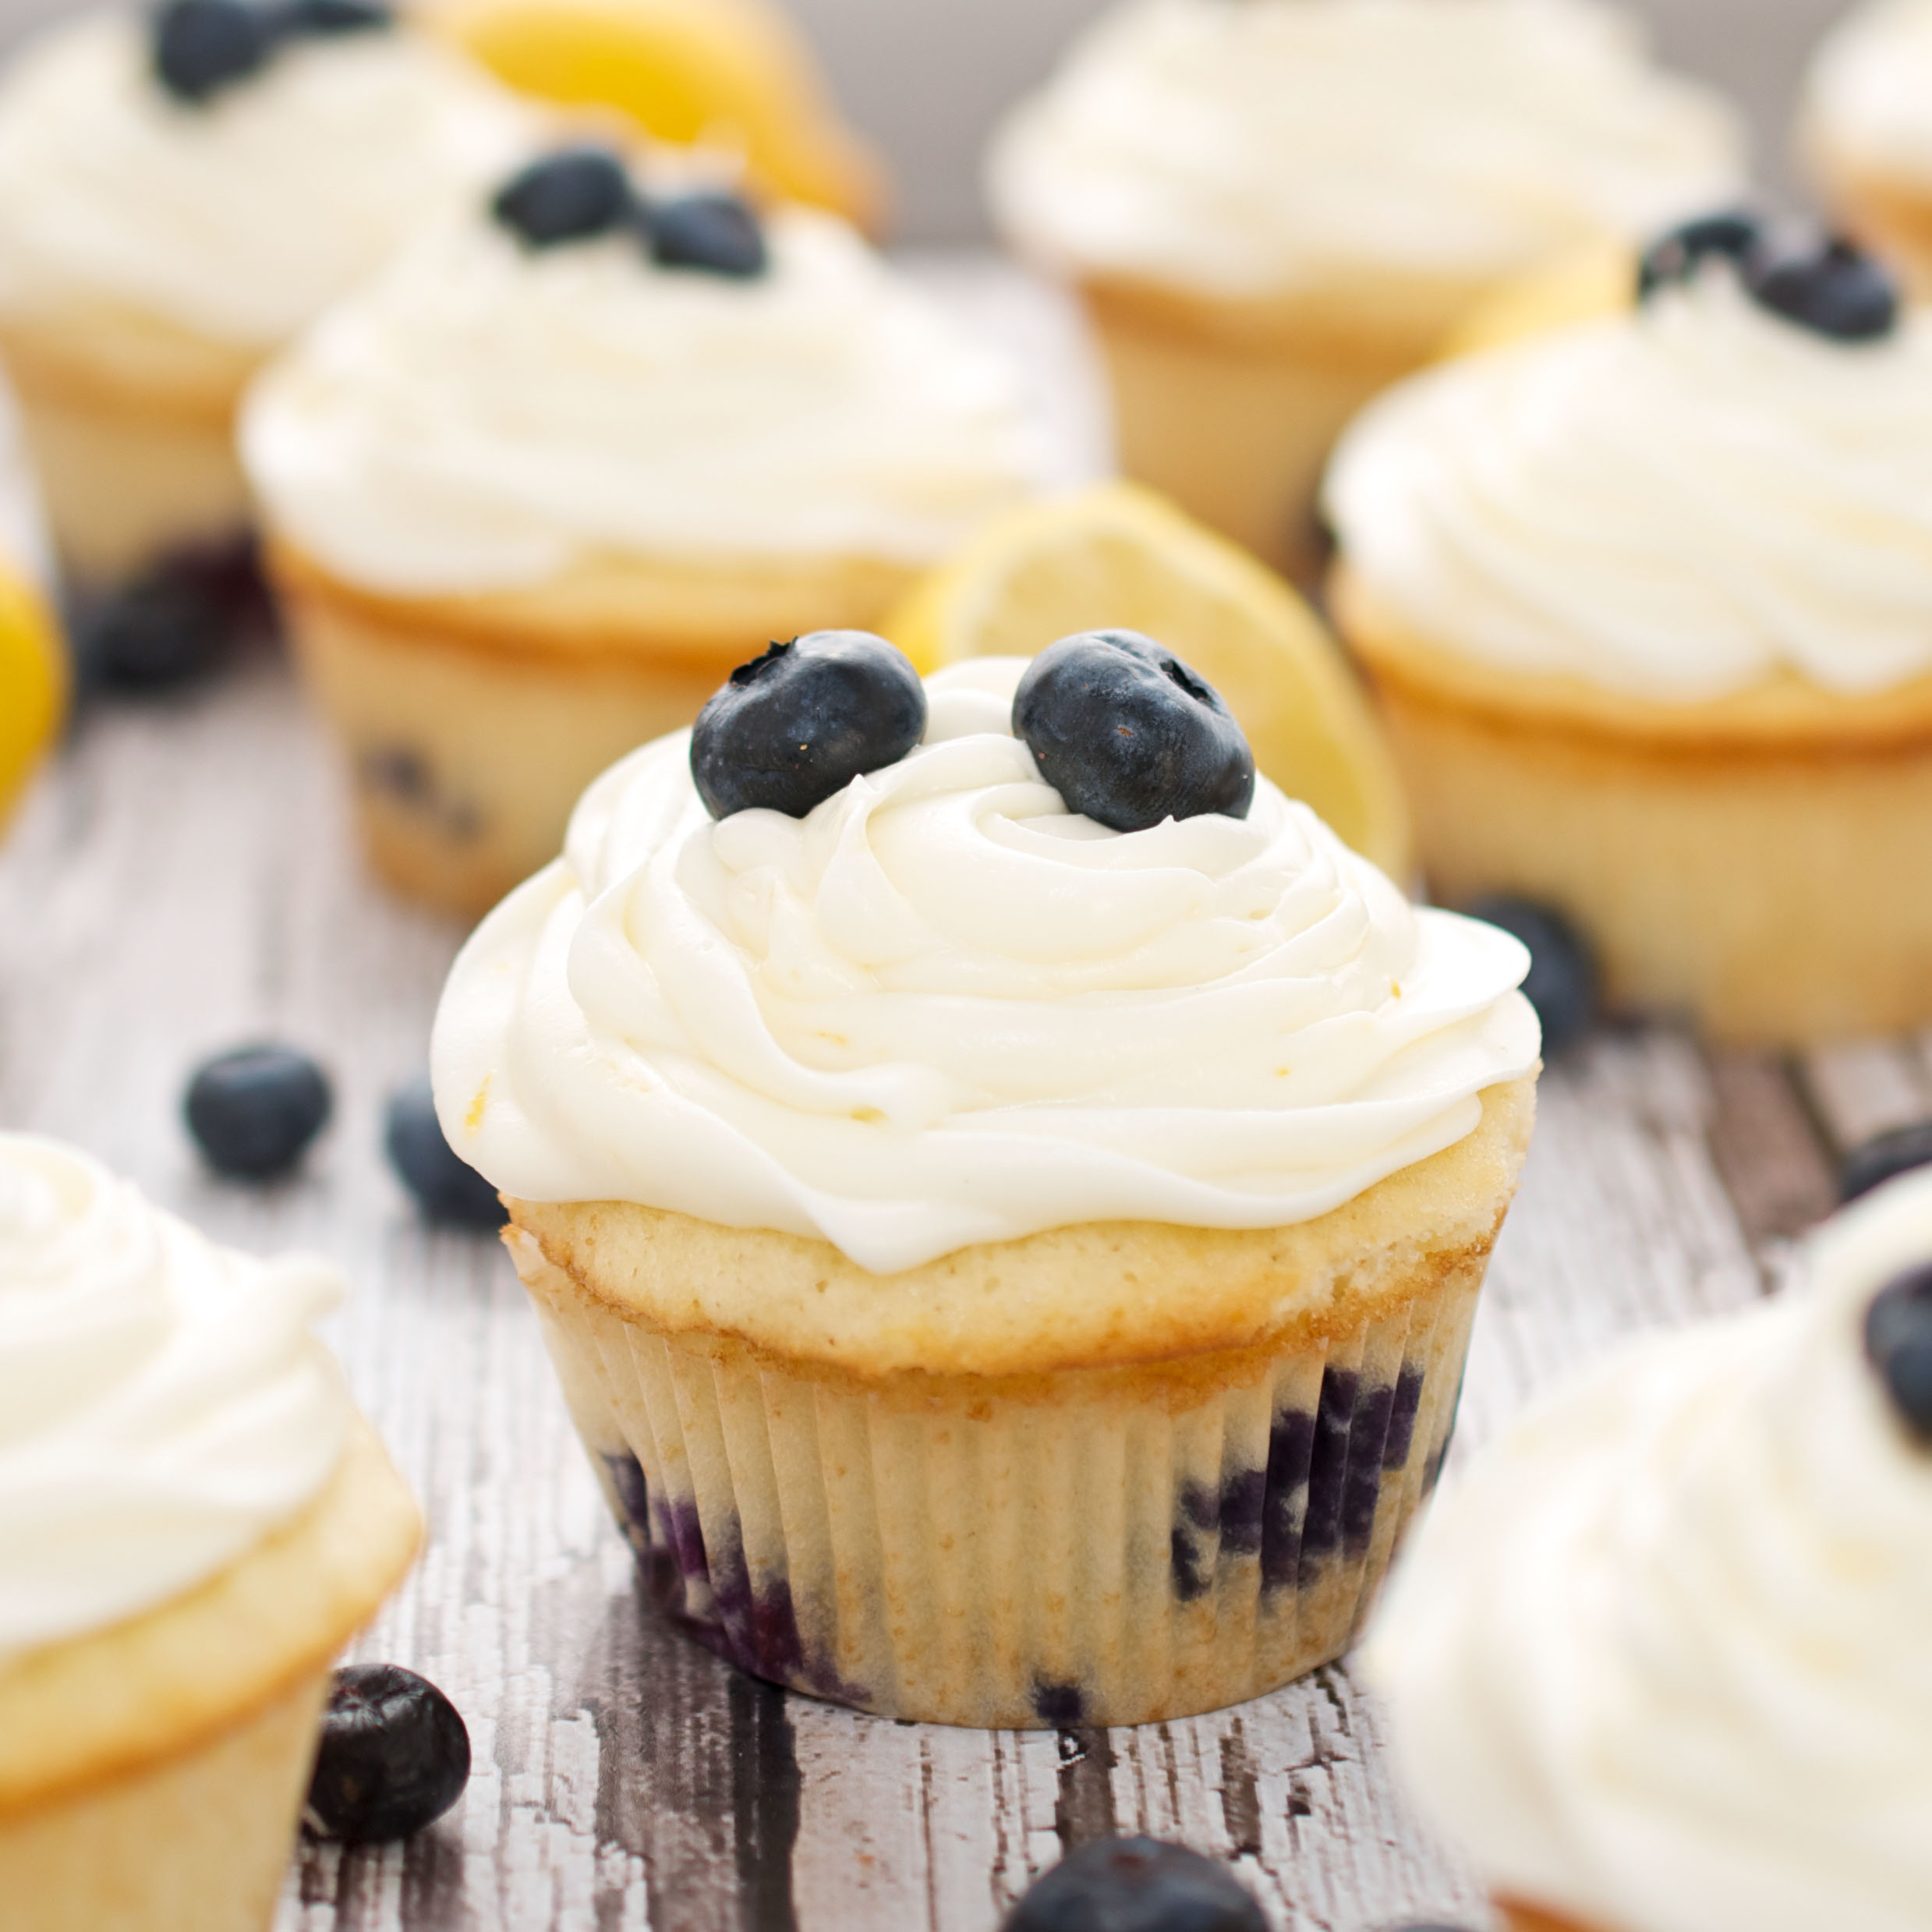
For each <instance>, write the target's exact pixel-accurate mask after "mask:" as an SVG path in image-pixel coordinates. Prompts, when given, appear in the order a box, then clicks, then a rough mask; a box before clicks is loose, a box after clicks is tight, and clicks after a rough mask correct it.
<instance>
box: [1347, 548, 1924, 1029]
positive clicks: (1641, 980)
mask: <svg viewBox="0 0 1932 1932" xmlns="http://www.w3.org/2000/svg"><path fill="white" fill-rule="evenodd" d="M1334 601H1335V608H1336V612H1337V614H1338V617H1339V621H1340V623H1341V626H1342V628H1343V632H1344V635H1346V636H1347V637H1348V639H1349V640H1350V642H1351V643H1353V645H1354V646H1356V648H1357V649H1358V650H1359V651H1360V652H1361V654H1362V656H1364V658H1365V659H1366V660H1368V665H1369V668H1370V670H1371V672H1372V674H1374V678H1375V683H1376V686H1377V688H1378V694H1379V695H1380V697H1381V699H1382V704H1383V708H1384V712H1385V717H1386V719H1387V721H1388V724H1389V735H1390V738H1391V741H1392V744H1393V746H1394V748H1395V752H1396V761H1397V763H1398V764H1399V766H1400V767H1401V769H1402V773H1403V779H1404V780H1405V782H1406V784H1407V787H1408V791H1409V796H1410V801H1411V802H1412V804H1413V805H1414V814H1415V823H1416V827H1417V842H1418V844H1420V846H1421V853H1422V862H1423V867H1424V872H1426V873H1427V875H1428V879H1429V882H1430V885H1431V888H1432V890H1433V891H1434V893H1435V895H1436V897H1438V898H1439V899H1440V900H1442V901H1443V902H1444V903H1445V904H1451V905H1457V904H1470V902H1472V901H1474V900H1476V899H1477V898H1479V897H1481V896H1482V895H1484V893H1498V892H1501V893H1517V894H1520V895H1522V896H1523V897H1527V898H1530V899H1534V900H1537V901H1541V902H1543V903H1545V904H1548V905H1551V906H1553V907H1555V908H1557V909H1559V911H1562V912H1563V913H1565V914H1566V915H1567V916H1569V918H1571V919H1572V920H1573V921H1574V922H1575V923H1576V925H1577V926H1578V928H1579V929H1580V930H1581V931H1582V932H1583V933H1584V934H1585V935H1586V936H1587V937H1588V938H1589V939H1590V940H1591V943H1593V945H1594V947H1595V948H1596V949H1597V952H1598V957H1599V959H1600V961H1601V965H1602V968H1603V972H1604V978H1605V993H1606V995H1607V997H1608V1000H1610V1002H1611V1003H1612V1004H1613V1005H1614V1006H1616V1007H1623V1008H1633V1009H1647V1010H1666V1011H1671V1010H1674V1011H1679V1012H1683V1013H1684V1014H1688V1015H1689V1016H1690V1017H1692V1018H1693V1019H1694V1020H1695V1021H1697V1023H1698V1024H1700V1026H1702V1027H1703V1028H1704V1029H1705V1030H1706V1031H1708V1032H1709V1033H1711V1034H1712V1035H1714V1036H1716V1037H1718V1038H1720V1039H1727V1040H1733V1041H1737V1042H1744V1043H1767V1044H1792V1045H1796V1044H1805V1043H1808V1042H1817V1041H1821V1040H1826V1039H1834V1038H1842V1037H1852V1036H1856V1035H1877V1034H1894V1033H1900V1032H1904V1031H1909V1030H1911V1029H1913V1028H1916V1027H1920V1026H1923V1025H1924V1024H1927V1022H1928V1021H1932V898H1928V897H1927V895H1926V894H1925V893H1923V892H1922V891H1920V890H1916V882H1917V881H1918V880H1919V879H1921V878H1922V877H1923V873H1924V869H1925V855H1926V853H1927V851H1932V680H1921V681H1920V682H1919V683H1918V684H1916V685H1913V686H1909V687H1906V688H1903V689H1902V690H1901V691H1899V692H1894V693H1887V694H1884V695H1882V696H1881V697H1879V698H1875V699H1858V700H1851V699H1835V698H1833V697H1831V696H1830V695H1828V694H1826V693H1824V692H1817V691H1815V690H1813V689H1811V688H1809V687H1806V686H1803V685H1801V684H1800V683H1799V681H1797V680H1796V679H1795V678H1794V679H1790V680H1787V681H1785V682H1784V683H1782V684H1781V685H1775V686H1767V687H1765V688H1763V689H1762V690H1760V692H1757V693H1754V694H1747V695H1746V696H1745V697H1744V698H1743V699H1737V700H1725V701H1722V702H1719V703H1717V704H1714V705H1706V706H1695V705H1693V706H1658V705H1646V704H1642V703H1640V702H1637V701H1635V700H1629V699H1617V698H1615V697H1614V696H1612V695H1610V694H1608V693H1601V694H1599V693H1596V692H1592V691H1590V690H1588V689H1587V688H1585V687H1584V686H1583V685H1581V684H1580V683H1579V682H1577V681H1574V680H1566V679H1553V678H1542V679H1536V678H1523V677H1511V676H1509V675H1508V674H1504V673H1501V672H1494V671H1488V670H1487V669H1486V668H1484V667H1477V666H1473V665H1469V664H1467V663H1463V662H1461V661H1460V660H1453V659H1452V658H1451V657H1450V656H1449V655H1448V653H1445V652H1443V651H1441V650H1438V649H1435V647H1433V646H1428V645H1427V644H1424V642H1422V641H1421V640H1420V639H1415V638H1414V637H1412V636H1409V635H1406V634H1405V633H1404V632H1403V631H1402V630H1401V628H1399V626H1398V625H1394V624H1392V623H1391V622H1390V621H1389V620H1388V619H1387V617H1385V615H1383V614H1381V613H1379V612H1378V611H1377V610H1375V607H1373V605H1372V603H1371V600H1369V599H1368V598H1367V597H1366V596H1364V594H1363V593H1362V592H1361V589H1360V587H1359V586H1353V585H1352V584H1351V583H1350V581H1349V579H1348V578H1347V575H1346V572H1344V573H1343V575H1342V576H1341V578H1340V579H1338V582H1337V585H1336V596H1335V600H1334Z"/></svg>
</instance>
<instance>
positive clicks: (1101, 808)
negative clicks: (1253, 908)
mask: <svg viewBox="0 0 1932 1932" xmlns="http://www.w3.org/2000/svg"><path fill="white" fill-rule="evenodd" d="M1013 731H1014V736H1015V737H1016V738H1021V739H1022V740H1024V742H1025V745H1026V747H1027V749H1028V751H1030V752H1031V753H1032V754H1033V760H1034V763H1035V764H1037V765H1038V766H1039V768H1040V776H1041V777H1042V778H1044V779H1045V780H1046V782H1047V783H1048V784H1049V785H1051V786H1052V787H1053V789H1054V790H1055V791H1057V792H1058V793H1059V794H1060V796H1061V798H1063V799H1064V800H1065V801H1067V809H1069V810H1070V811H1074V812H1081V813H1084V814H1085V816H1087V817H1088V818H1090V819H1094V820H1095V822H1096V823H1099V824H1101V825H1105V826H1110V827H1111V828H1112V829H1113V830H1115V831H1116V832H1142V831H1145V830H1148V828H1149V827H1150V826H1156V825H1159V824H1160V823H1162V820H1163V819H1193V818H1200V817H1203V816H1205V815H1207V814H1208V813H1210V812H1220V813H1224V814H1225V815H1226V816H1228V817H1230V818H1234V819H1244V818H1246V817H1247V815H1248V812H1249V810H1250V809H1251V807H1252V805H1253V804H1254V753H1253V752H1251V751H1250V750H1249V748H1248V743H1247V738H1246V737H1245V736H1244V734H1243V732H1242V730H1241V727H1240V726H1239V725H1238V724H1236V723H1235V721H1234V716H1233V713H1232V712H1230V710H1229V709H1228V708H1227V706H1226V704H1225V703H1224V702H1223V700H1222V697H1221V694H1220V693H1219V692H1218V691H1216V690H1215V688H1214V687H1213V686H1212V685H1210V684H1209V683H1208V681H1207V680H1206V679H1205V678H1202V677H1201V676H1200V675H1199V674H1198V673H1197V672H1195V671H1192V670H1191V669H1190V668H1189V667H1187V665H1186V664H1185V663H1183V662H1182V660H1180V658H1178V657H1177V656H1175V655H1174V653H1173V652H1172V651H1170V650H1169V649H1167V648H1166V646H1164V645H1160V644H1157V643H1155V642H1154V640H1153V639H1152V638H1148V637H1143V636H1141V634H1140V633H1139V632H1138V631H1088V632H1082V633H1081V635H1078V636H1077V637H1063V638H1062V639H1060V642H1058V643H1057V644H1052V645H1049V646H1048V647H1047V648H1046V649H1045V650H1043V651H1042V652H1041V653H1040V654H1039V656H1038V657H1036V658H1035V659H1034V660H1033V662H1032V663H1031V664H1030V665H1028V667H1027V671H1026V675H1025V676H1024V678H1021V680H1020V686H1019V688H1018V690H1017V692H1014V699H1013Z"/></svg>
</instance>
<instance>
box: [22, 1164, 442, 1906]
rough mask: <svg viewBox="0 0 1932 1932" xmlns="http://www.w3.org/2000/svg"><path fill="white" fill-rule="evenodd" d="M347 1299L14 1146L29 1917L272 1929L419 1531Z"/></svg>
mask: <svg viewBox="0 0 1932 1932" xmlns="http://www.w3.org/2000/svg"><path fill="white" fill-rule="evenodd" d="M340 1289H341V1283H340V1282H339V1281H338V1279H336V1278H335V1277H334V1275H332V1274H331V1272H329V1271H328V1270H327V1269H324V1268H323V1267H321V1266H320V1265H317V1264H315V1263H312V1262H307V1261H299V1260H293V1259H290V1260H284V1261H255V1260H252V1259H249V1258H246V1257H244V1256H242V1255H240V1254H233V1253H231V1252H228V1251H226V1250H224V1249H220V1248H217V1247H214V1246H213V1245H211V1244H210V1243H209V1242H207V1241H206V1240H203V1238H202V1237H200V1236H199V1235H198V1234H196V1233H194V1232H193V1230H191V1229H189V1228H188V1227H187V1226H184V1225H183V1224H182V1223H181V1222H179V1221H177V1220H175V1219H174V1218H173V1217H172V1215H165V1214H162V1213H160V1212H157V1210H155V1209H154V1208H151V1207H150V1206H149V1205H147V1203H146V1202H145V1201H143V1200H142V1198H141V1197H140V1195H139V1194H137V1193H136V1191H134V1189H133V1187H130V1186H129V1185H128V1184H126V1183H125V1182H122V1181H117V1180H115V1179H114V1178H113V1177H111V1175H109V1174H108V1173H107V1172H106V1171H105V1170H104V1169H102V1168H101V1167H100V1166H97V1165H96V1163H95V1162H93V1161H92V1160H90V1159H87V1157H86V1156H85V1155H81V1154H79V1153H76V1152H73V1150H72V1149H70V1148H65V1147H62V1146H61V1145H58V1144H57V1143H55V1142H53V1141H44V1140H38V1139H34V1138H30V1137H27V1136H23V1135H19V1134H4V1135H0V1414H5V1418H6V1422H5V1429H4V1431H0V1548H4V1549H5V1552H6V1561H5V1566H4V1568H0V1898H4V1899H5V1901H6V1905H5V1915H6V1919H7V1923H9V1925H19V1926H21V1927H33V1928H34V1932H96V1929H97V1928H99V1927H104V1926H111V1927H115V1928H116V1932H181V1929H182V1928H186V1927H193V1928H194V1932H260V1927H263V1926H265V1925H266V1924H267V1923H268V1921H269V1918H270V1916H271V1913H272V1911H273V1909H274V1901H275V1897H276V1895H277V1893H278V1891H279V1889H280V1887H281V1875H282V1871H283V1868H284V1867H285V1865H286V1864H287V1863H288V1855H289V1852H290V1849H291V1847H292V1844H293V1842H294V1838H295V1821H296V1817H297V1813H298V1812H299V1810H300V1808H301V1805H302V1801H303V1793H304V1792H305V1791H306V1789H307V1787H308V1783H309V1773H310V1764H311V1761H312V1760H313V1757H314V1753H315V1746H316V1731H317V1717H318V1714H319V1713H320V1709H321V1706H322V1703H323V1699H324V1694H325V1692H326V1691H327V1686H328V1679H329V1673H330V1666H331V1663H332V1662H333V1661H334V1658H335V1657H336V1655H337V1654H338V1652H339V1651H341V1648H342V1647H343V1646H344V1645H345V1644H346V1643H347V1642H348V1641H349V1639H350V1637H352V1636H353V1635H354V1634H355V1633H356V1631H357V1630H359V1629H360V1628H361V1627H362V1626H363V1625H364V1624H365V1623H366V1622H368V1621H369V1619H370V1617H371V1616H372V1615H374V1613H375V1612H376V1609H377V1606H378V1605H380V1603H381V1601H382V1600H383V1598H384V1597H385V1596H387V1594H389V1591H391V1589H392V1588H393V1587H395V1584H396V1583H398V1581H399V1580H400V1579H401V1577H402V1573H403V1572H404V1571H405V1569H407V1568H408V1566H409V1561H410V1559H411V1557H412V1555H413V1554H414V1552H415V1548H416V1537H417V1534H418V1523H417V1517H416V1509H415V1506H414V1505H413V1504H412V1502H411V1501H410V1500H409V1495H408V1492H407V1491H405V1489H404V1488H403V1486H402V1483H401V1481H399V1480H398V1477H397V1476H396V1474H395V1471H394V1470H392V1469H391V1467H390V1466H389V1463H388V1460H387V1457H386V1456H384V1453H383V1451H382V1449H381V1446H380V1445H379V1444H378V1443H377V1441H376V1438H375V1437H374V1436H373V1435H372V1434H371V1433H370V1430H369V1428H368V1427H367V1425H366V1424H364V1423H363V1421H361V1420H360V1419H359V1417H357V1416H356V1412H355V1410H353V1408H352V1407H351V1405H350V1403H349V1396H348V1393H347V1391H346V1390H345V1388H344V1386H343V1383H342V1378H341V1371H339V1370H338V1368H337V1367H336V1365H335V1364H334V1361H333V1360H332V1358H331V1357H330V1356H329V1354H328V1353H327V1350H324V1348H323V1346H321V1344H320V1343H319V1342H318V1341H317V1339H315V1337H314V1335H313V1328H312V1325H313V1322H314V1321H315V1319H316V1318H317V1316H318V1315H320V1314H321V1313H322V1312H323V1311H324V1310H326V1309H327V1307H330V1306H331V1304H332V1303H333V1302H334V1300H335V1299H336V1298H337V1297H338V1293H339V1292H340Z"/></svg>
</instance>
